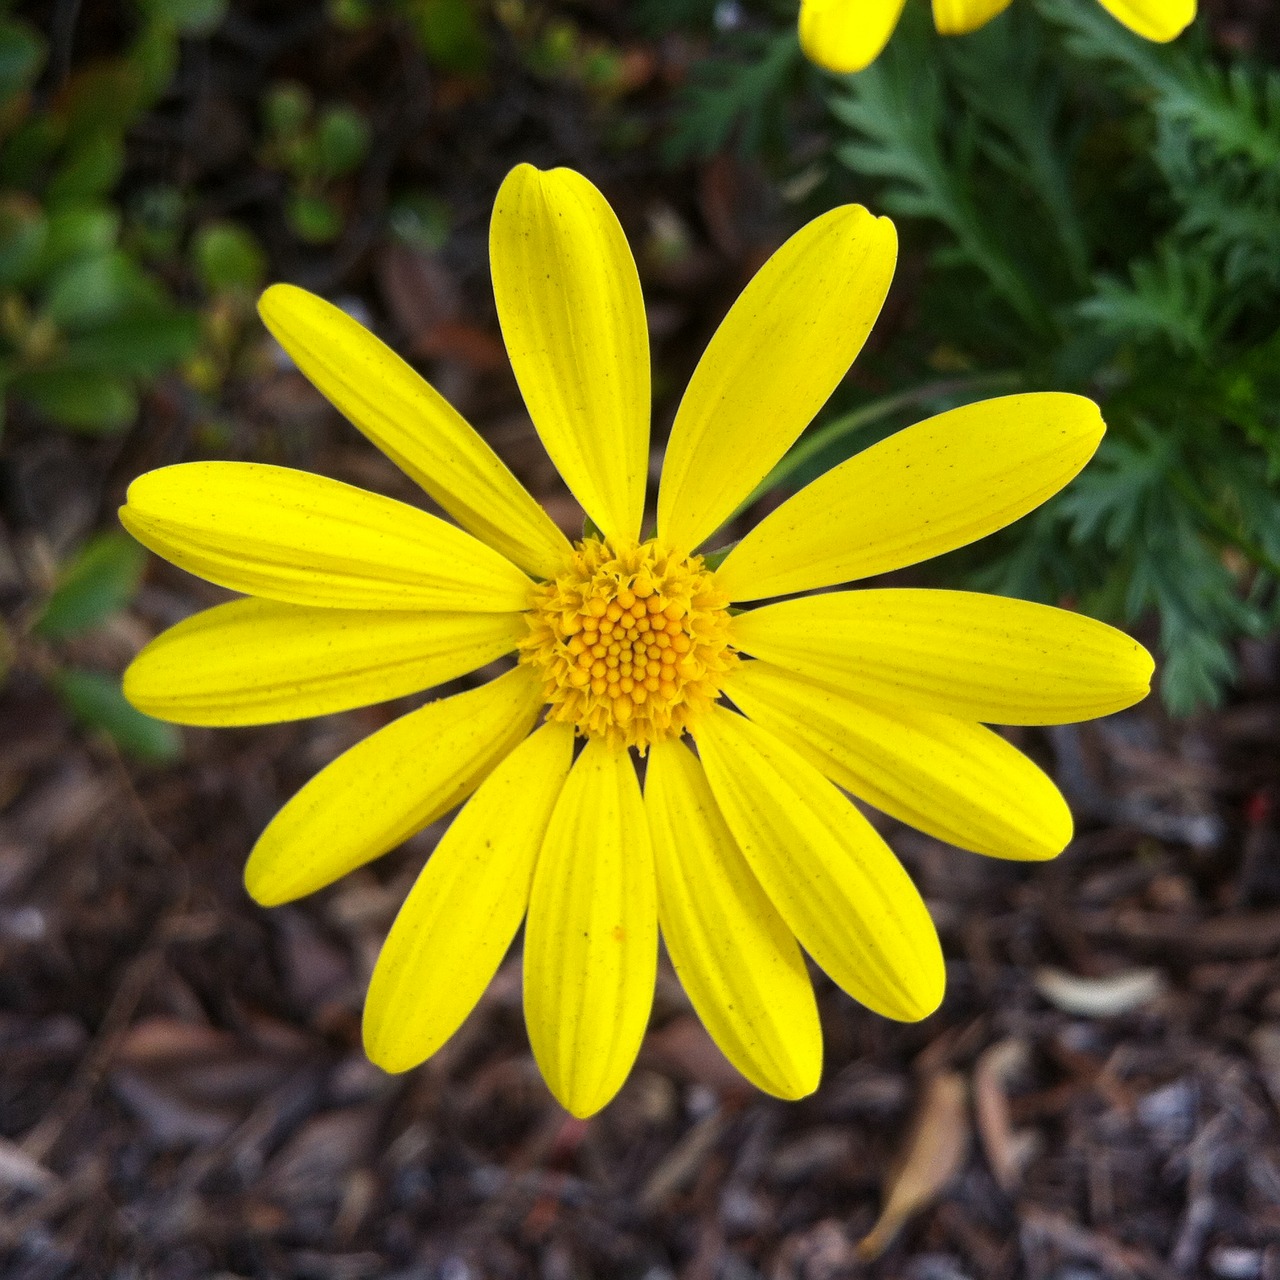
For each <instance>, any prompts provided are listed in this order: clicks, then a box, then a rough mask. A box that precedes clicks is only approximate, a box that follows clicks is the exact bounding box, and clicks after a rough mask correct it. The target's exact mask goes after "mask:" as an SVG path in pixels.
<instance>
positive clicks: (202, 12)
mask: <svg viewBox="0 0 1280 1280" xmlns="http://www.w3.org/2000/svg"><path fill="white" fill-rule="evenodd" d="M142 8H143V10H144V11H145V13H146V14H147V16H148V17H149V18H152V19H156V20H159V21H161V22H165V23H168V24H170V25H171V26H173V27H174V28H175V29H176V30H178V31H180V32H182V34H183V35H184V36H207V35H210V34H211V33H212V32H213V31H215V30H216V29H217V28H218V26H219V25H221V23H222V20H223V18H225V17H226V16H227V0H143V3H142Z"/></svg>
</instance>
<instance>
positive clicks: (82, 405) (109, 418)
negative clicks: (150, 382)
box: [10, 369, 138, 435]
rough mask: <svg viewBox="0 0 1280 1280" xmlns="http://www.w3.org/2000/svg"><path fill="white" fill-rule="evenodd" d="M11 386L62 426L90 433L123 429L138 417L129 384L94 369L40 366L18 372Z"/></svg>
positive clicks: (105, 432) (136, 405)
mask: <svg viewBox="0 0 1280 1280" xmlns="http://www.w3.org/2000/svg"><path fill="white" fill-rule="evenodd" d="M10 387H11V388H12V390H13V391H14V393H15V394H16V395H19V396H21V397H22V398H23V399H25V400H28V401H30V402H31V404H33V405H34V406H35V407H36V408H37V409H38V410H39V411H40V412H41V413H42V414H44V416H45V417H46V418H49V419H50V420H51V421H53V422H55V423H57V424H58V425H59V426H61V427H69V428H70V429H71V430H73V431H83V432H85V433H87V434H89V435H112V434H114V433H115V432H118V431H123V430H124V429H125V428H126V427H128V426H129V425H130V424H132V422H133V420H134V419H135V418H136V417H137V416H138V397H137V394H136V392H135V391H134V389H133V387H132V386H131V385H130V383H129V382H128V381H127V380H126V379H124V378H118V377H116V376H114V375H113V374H109V373H102V372H98V371H95V370H92V369H83V370H79V369H40V370H36V371H33V372H30V373H22V374H19V375H18V376H17V377H15V378H14V379H13V381H12V382H11V383H10Z"/></svg>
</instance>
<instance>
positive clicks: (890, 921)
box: [695, 707, 946, 1022]
mask: <svg viewBox="0 0 1280 1280" xmlns="http://www.w3.org/2000/svg"><path fill="white" fill-rule="evenodd" d="M695 736H696V739H697V743H698V751H699V752H700V753H701V756H702V763H703V765H704V766H705V767H706V770H707V779H708V781H709V782H710V783H711V791H712V794H713V795H714V796H715V798H716V803H717V804H718V805H719V806H720V811H721V813H723V814H724V817H725V821H726V822H727V823H728V824H729V829H730V830H731V831H732V832H733V834H734V837H735V839H736V840H737V842H738V844H739V846H740V847H741V849H742V852H743V853H744V854H745V855H746V858H747V862H748V863H749V864H750V865H751V870H752V871H753V872H755V876H756V879H757V880H759V882H760V884H761V885H762V886H763V888H764V891H765V892H766V893H767V894H768V895H769V897H770V898H771V899H772V900H773V905H774V906H775V907H777V909H778V912H779V914H780V915H781V916H782V918H783V919H784V920H785V921H786V922H787V924H788V925H789V926H790V927H791V929H792V931H793V932H794V933H795V935H796V937H797V938H799V939H800V944H801V946H803V947H804V949H805V950H806V951H807V952H808V953H809V954H810V955H811V956H812V957H813V958H814V960H816V961H817V962H818V964H819V965H820V966H821V967H822V969H823V970H824V971H825V972H826V973H827V974H828V975H829V976H830V977H831V979H832V980H833V981H834V982H835V983H836V984H837V985H838V986H840V987H841V988H843V989H844V990H845V991H847V992H848V993H849V994H850V995H851V996H853V998H854V999H855V1000H860V1001H861V1002H862V1003H863V1004H865V1005H866V1006H867V1007H868V1008H869V1009H873V1010H874V1011H875V1012H876V1013H881V1014H884V1015H885V1016H886V1017H889V1018H897V1019H899V1020H900V1021H903V1022H915V1021H917V1020H918V1019H920V1018H925V1017H928V1015H929V1014H931V1013H932V1012H933V1011H934V1010H935V1009H936V1008H937V1007H938V1004H939V1003H940V1002H941V1000H942V991H943V987H944V986H945V983H946V971H945V969H944V967H943V963H942V949H941V947H940V946H939V945H938V934H937V931H936V930H935V929H934V927H933V921H932V920H930V919H929V912H928V911H927V910H926V908H925V905H924V902H923V900H922V899H921V897H920V894H919V892H918V891H917V890H916V887H915V885H914V884H912V883H911V877H910V876H908V875H907V873H906V871H904V870H903V867H902V864H901V863H900V862H899V861H898V860H897V858H895V857H894V856H893V853H892V851H891V850H890V849H889V846H888V845H886V844H885V842H884V841H883V840H881V839H880V837H879V836H878V835H876V833H875V831H873V830H872V828H871V824H870V823H869V822H868V821H867V820H866V819H865V818H864V817H863V816H862V815H861V814H860V813H859V812H858V811H857V809H855V808H854V806H853V805H852V804H851V803H850V802H849V800H847V799H846V798H845V797H844V796H842V795H841V794H840V792H839V791H838V790H837V789H836V787H835V785H834V784H833V783H831V782H828V781H827V779H826V778H824V777H823V776H822V774H821V773H819V772H818V770H817V769H815V768H814V767H813V765H811V764H810V763H809V762H808V761H807V760H805V759H804V758H803V757H802V756H801V755H799V754H798V753H797V752H795V751H793V750H792V749H791V748H790V747H788V746H787V745H786V744H785V743H783V742H781V741H779V740H778V739H777V738H775V737H774V736H773V735H772V734H770V733H768V732H766V731H765V730H764V729H762V728H760V726H759V725H755V724H752V723H751V721H749V720H746V719H744V718H743V717H742V716H739V715H735V714H734V713H733V712H731V711H726V710H725V709H724V708H723V707H713V708H712V709H711V712H710V713H709V714H708V715H706V716H704V717H703V718H701V719H700V720H699V721H698V724H697V733H696V735H695Z"/></svg>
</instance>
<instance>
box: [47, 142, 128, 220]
mask: <svg viewBox="0 0 1280 1280" xmlns="http://www.w3.org/2000/svg"><path fill="white" fill-rule="evenodd" d="M123 172H124V142H123V141H122V140H121V138H120V137H119V135H117V134H114V133H106V132H98V133H93V134H90V135H89V136H88V137H86V138H84V139H83V140H82V141H79V142H77V143H76V144H75V146H74V147H73V149H72V150H71V151H70V152H69V153H68V155H67V158H66V159H65V160H64V161H63V162H62V164H61V165H60V166H59V168H58V172H57V173H56V174H54V176H53V178H52V180H51V181H50V183H49V189H48V192H47V196H48V199H49V202H50V203H51V204H60V203H62V202H63V201H67V200H88V199H91V198H92V197H94V196H102V195H106V194H107V192H108V191H110V190H112V189H113V188H114V187H115V185H116V184H117V183H118V182H119V181H120V175H121V174H122V173H123Z"/></svg>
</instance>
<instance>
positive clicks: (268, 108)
mask: <svg viewBox="0 0 1280 1280" xmlns="http://www.w3.org/2000/svg"><path fill="white" fill-rule="evenodd" d="M263 111H264V113H265V115H266V119H267V130H268V132H270V133H273V134H275V136H276V137H278V138H291V137H293V136H295V135H296V134H298V133H299V132H301V130H302V129H304V128H305V127H306V123H307V120H308V119H309V118H310V116H311V94H310V92H308V90H307V87H306V86H305V85H301V84H298V83H297V82H296V81H294V80H282V81H280V82H279V83H278V84H273V85H272V86H271V87H270V88H269V89H268V90H267V97H266V101H265V102H264V103H263Z"/></svg>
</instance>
